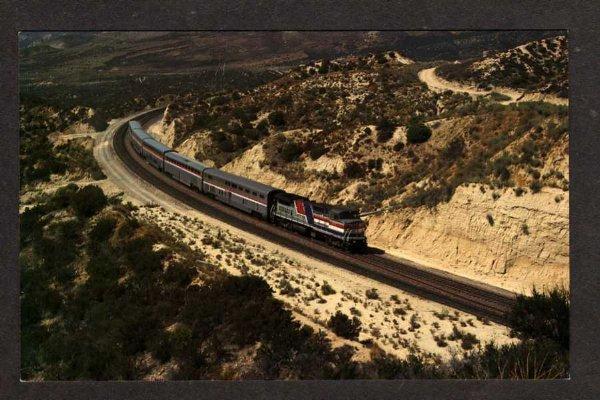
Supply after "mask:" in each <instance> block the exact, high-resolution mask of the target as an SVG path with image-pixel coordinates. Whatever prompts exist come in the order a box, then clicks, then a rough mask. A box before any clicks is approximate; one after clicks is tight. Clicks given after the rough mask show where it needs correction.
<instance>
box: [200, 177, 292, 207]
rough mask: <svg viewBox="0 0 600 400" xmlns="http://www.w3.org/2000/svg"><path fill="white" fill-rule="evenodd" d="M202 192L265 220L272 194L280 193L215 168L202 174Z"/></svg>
mask: <svg viewBox="0 0 600 400" xmlns="http://www.w3.org/2000/svg"><path fill="white" fill-rule="evenodd" d="M202 187H203V192H204V193H206V194H210V195H212V196H214V197H215V198H216V199H218V200H219V201H222V202H223V203H226V204H229V205H231V206H233V207H235V208H237V209H239V210H242V211H245V212H247V213H251V214H256V215H260V216H261V217H262V218H267V217H268V215H269V204H270V200H271V198H272V196H273V194H274V193H276V192H280V190H279V189H276V188H274V187H272V186H269V185H264V184H262V183H260V182H256V181H253V180H251V179H247V178H243V177H241V176H237V175H233V174H230V173H228V172H225V171H221V170H219V169H215V168H207V169H205V170H204V173H203V186H202Z"/></svg>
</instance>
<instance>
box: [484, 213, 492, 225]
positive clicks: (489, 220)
mask: <svg viewBox="0 0 600 400" xmlns="http://www.w3.org/2000/svg"><path fill="white" fill-rule="evenodd" d="M485 217H486V218H487V220H488V223H489V224H490V226H494V217H492V214H490V213H488V214H487V215H486V216H485Z"/></svg>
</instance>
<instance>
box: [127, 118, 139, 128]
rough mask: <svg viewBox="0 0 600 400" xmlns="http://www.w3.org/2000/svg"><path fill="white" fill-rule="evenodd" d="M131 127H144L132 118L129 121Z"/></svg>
mask: <svg viewBox="0 0 600 400" xmlns="http://www.w3.org/2000/svg"><path fill="white" fill-rule="evenodd" d="M129 127H130V128H131V129H142V124H140V123H139V122H138V121H134V120H131V121H129Z"/></svg>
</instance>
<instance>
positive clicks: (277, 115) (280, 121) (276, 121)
mask: <svg viewBox="0 0 600 400" xmlns="http://www.w3.org/2000/svg"><path fill="white" fill-rule="evenodd" d="M269 123H270V124H271V125H273V126H275V127H278V128H280V127H282V126H284V125H285V116H284V114H283V112H281V111H273V112H272V113H271V114H269Z"/></svg>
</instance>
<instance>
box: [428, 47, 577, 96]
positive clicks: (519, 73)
mask: <svg viewBox="0 0 600 400" xmlns="http://www.w3.org/2000/svg"><path fill="white" fill-rule="evenodd" d="M437 71H438V73H439V74H440V75H441V76H442V77H444V78H446V79H448V80H451V81H458V82H460V83H465V84H468V85H473V86H478V87H480V88H488V87H494V86H500V87H508V88H514V89H525V90H527V91H532V92H540V93H546V94H556V95H558V96H560V97H568V93H569V81H568V49H567V39H566V37H565V36H557V37H553V38H545V39H541V40H537V41H532V42H529V43H525V44H523V45H520V46H518V47H515V48H512V49H510V50H507V51H501V52H492V54H488V55H487V56H486V57H483V58H478V59H471V60H466V61H462V62H457V63H451V64H445V65H442V66H440V67H438V68H437Z"/></svg>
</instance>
